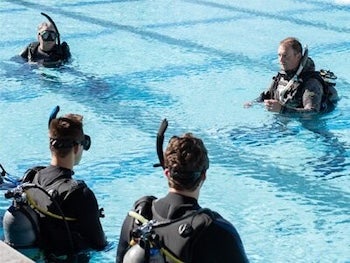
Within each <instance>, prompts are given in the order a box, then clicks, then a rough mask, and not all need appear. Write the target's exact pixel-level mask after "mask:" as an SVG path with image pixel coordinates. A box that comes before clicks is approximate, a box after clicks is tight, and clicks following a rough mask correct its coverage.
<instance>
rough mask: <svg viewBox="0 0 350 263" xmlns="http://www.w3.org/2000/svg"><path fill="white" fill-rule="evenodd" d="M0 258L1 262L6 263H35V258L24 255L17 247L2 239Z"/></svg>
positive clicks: (0, 242)
mask: <svg viewBox="0 0 350 263" xmlns="http://www.w3.org/2000/svg"><path fill="white" fill-rule="evenodd" d="M0 258H1V262H6V263H34V261H33V260H31V259H29V258H27V257H26V256H24V255H22V254H21V253H20V252H18V251H17V250H16V249H14V248H12V247H10V246H9V245H7V244H6V243H4V242H3V241H1V240H0Z"/></svg>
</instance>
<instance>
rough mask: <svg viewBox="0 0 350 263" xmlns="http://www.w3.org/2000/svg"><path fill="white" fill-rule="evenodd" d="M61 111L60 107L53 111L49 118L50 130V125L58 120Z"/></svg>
mask: <svg viewBox="0 0 350 263" xmlns="http://www.w3.org/2000/svg"><path fill="white" fill-rule="evenodd" d="M59 111H60V106H58V105H57V106H56V107H55V108H53V109H52V112H51V114H50V117H49V123H48V127H49V128H50V123H51V121H52V120H53V119H56V117H57V113H58V112H59Z"/></svg>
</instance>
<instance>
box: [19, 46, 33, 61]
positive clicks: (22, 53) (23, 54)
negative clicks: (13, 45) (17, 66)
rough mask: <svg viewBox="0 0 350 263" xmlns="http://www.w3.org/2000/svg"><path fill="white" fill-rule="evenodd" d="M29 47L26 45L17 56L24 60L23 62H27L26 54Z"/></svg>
mask: <svg viewBox="0 0 350 263" xmlns="http://www.w3.org/2000/svg"><path fill="white" fill-rule="evenodd" d="M29 48H30V45H28V46H27V47H26V48H25V49H23V50H22V52H21V53H19V55H20V56H21V57H22V58H24V59H25V60H28V52H29Z"/></svg>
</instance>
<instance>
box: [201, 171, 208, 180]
mask: <svg viewBox="0 0 350 263" xmlns="http://www.w3.org/2000/svg"><path fill="white" fill-rule="evenodd" d="M201 176H202V181H203V182H204V181H205V180H206V179H207V171H204V172H203V173H202V175H201Z"/></svg>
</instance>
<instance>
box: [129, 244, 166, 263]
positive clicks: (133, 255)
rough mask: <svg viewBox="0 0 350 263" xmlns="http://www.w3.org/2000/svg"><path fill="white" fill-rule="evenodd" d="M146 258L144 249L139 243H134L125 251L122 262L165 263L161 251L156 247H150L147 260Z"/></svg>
mask: <svg viewBox="0 0 350 263" xmlns="http://www.w3.org/2000/svg"><path fill="white" fill-rule="evenodd" d="M146 258H147V256H146V250H145V249H144V248H142V247H141V246H140V245H139V244H135V245H133V246H132V247H130V248H129V250H128V251H127V252H126V254H125V256H124V258H123V263H143V262H149V263H165V260H164V258H163V256H162V253H161V252H160V250H159V249H158V248H150V249H149V259H148V261H147V259H146Z"/></svg>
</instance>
